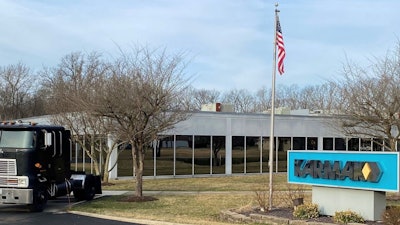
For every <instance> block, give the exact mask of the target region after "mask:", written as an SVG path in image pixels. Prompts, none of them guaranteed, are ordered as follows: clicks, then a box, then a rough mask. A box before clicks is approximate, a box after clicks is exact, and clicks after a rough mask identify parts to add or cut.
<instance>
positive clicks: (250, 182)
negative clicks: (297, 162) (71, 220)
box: [71, 173, 400, 225]
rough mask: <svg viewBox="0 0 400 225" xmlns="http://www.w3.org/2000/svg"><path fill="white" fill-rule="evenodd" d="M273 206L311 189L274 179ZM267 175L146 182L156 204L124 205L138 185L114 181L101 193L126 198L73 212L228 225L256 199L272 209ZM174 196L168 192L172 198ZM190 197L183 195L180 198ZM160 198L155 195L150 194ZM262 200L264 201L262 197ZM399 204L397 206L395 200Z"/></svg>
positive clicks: (97, 202) (282, 176)
mask: <svg viewBox="0 0 400 225" xmlns="http://www.w3.org/2000/svg"><path fill="white" fill-rule="evenodd" d="M273 177H274V178H273V189H274V192H273V206H274V207H282V206H289V205H290V204H291V199H292V197H293V196H291V195H290V194H292V195H298V194H303V195H305V202H310V201H311V199H310V197H311V196H310V192H308V191H309V190H311V187H310V186H304V185H293V184H291V185H289V184H287V182H286V174H285V173H282V174H281V173H279V174H273ZM268 179H269V175H268V174H265V175H246V176H222V177H208V178H175V179H145V180H144V184H143V190H144V192H145V193H146V191H164V192H160V194H154V195H152V197H155V198H157V199H158V200H156V201H149V202H125V201H122V200H124V199H126V198H127V197H129V196H130V195H132V193H133V191H134V189H135V188H134V185H135V182H134V180H115V181H113V182H112V183H113V185H109V186H103V190H126V191H129V192H128V194H127V195H122V196H110V197H102V198H99V199H97V200H94V201H91V202H87V203H84V204H79V205H75V206H73V207H72V208H71V210H74V211H82V212H89V213H97V214H102V215H110V216H117V217H125V218H135V219H147V220H155V221H167V222H175V223H185V224H208V225H227V224H230V223H228V222H223V221H220V220H219V219H218V216H219V213H220V212H221V211H222V210H226V209H241V208H242V209H245V208H249V207H255V206H260V204H259V201H258V200H257V199H260V198H257V196H258V197H260V196H261V198H262V199H261V200H265V201H266V204H267V206H268V202H269V201H268V196H269V194H268V189H269V180H268ZM168 191H170V192H168ZM182 191H186V192H192V193H190V194H180V193H179V192H182ZM152 193H157V192H152ZM263 196H264V197H263ZM387 198H388V201H387V205H399V201H398V199H400V197H399V194H398V193H387ZM391 199H395V200H391Z"/></svg>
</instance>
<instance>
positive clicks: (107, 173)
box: [103, 150, 112, 183]
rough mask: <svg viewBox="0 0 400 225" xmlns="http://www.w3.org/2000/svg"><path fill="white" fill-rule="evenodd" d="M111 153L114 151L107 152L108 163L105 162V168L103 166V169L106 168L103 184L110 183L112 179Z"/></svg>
mask: <svg viewBox="0 0 400 225" xmlns="http://www.w3.org/2000/svg"><path fill="white" fill-rule="evenodd" d="M111 153H112V150H111V151H107V154H106V161H105V162H104V166H103V168H104V171H103V182H106V183H108V181H109V179H110V171H109V170H110V168H109V165H108V164H109V163H110V157H111Z"/></svg>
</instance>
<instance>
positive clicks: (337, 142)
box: [335, 138, 346, 151]
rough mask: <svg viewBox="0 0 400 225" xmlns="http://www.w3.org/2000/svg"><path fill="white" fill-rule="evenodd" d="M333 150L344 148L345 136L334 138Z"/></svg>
mask: <svg viewBox="0 0 400 225" xmlns="http://www.w3.org/2000/svg"><path fill="white" fill-rule="evenodd" d="M335 150H342V151H344V150H346V138H335Z"/></svg>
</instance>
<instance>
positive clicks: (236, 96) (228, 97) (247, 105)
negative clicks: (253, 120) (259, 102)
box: [223, 89, 255, 113]
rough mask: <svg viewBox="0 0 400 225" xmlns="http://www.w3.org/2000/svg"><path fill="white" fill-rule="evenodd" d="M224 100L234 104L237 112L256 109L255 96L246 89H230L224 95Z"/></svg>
mask: <svg viewBox="0 0 400 225" xmlns="http://www.w3.org/2000/svg"><path fill="white" fill-rule="evenodd" d="M223 102H225V103H231V104H233V107H234V111H235V112H240V113H245V112H254V111H255V108H254V105H255V98H254V96H253V95H252V94H251V93H250V92H249V91H248V90H246V89H240V90H238V89H233V90H230V91H228V92H227V93H225V94H224V96H223Z"/></svg>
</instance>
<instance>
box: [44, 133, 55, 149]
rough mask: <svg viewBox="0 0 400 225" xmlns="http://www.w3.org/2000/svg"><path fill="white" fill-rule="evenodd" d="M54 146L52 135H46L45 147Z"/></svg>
mask: <svg viewBox="0 0 400 225" xmlns="http://www.w3.org/2000/svg"><path fill="white" fill-rule="evenodd" d="M52 144H53V139H52V137H51V133H45V134H44V145H46V146H50V145H52Z"/></svg>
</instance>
